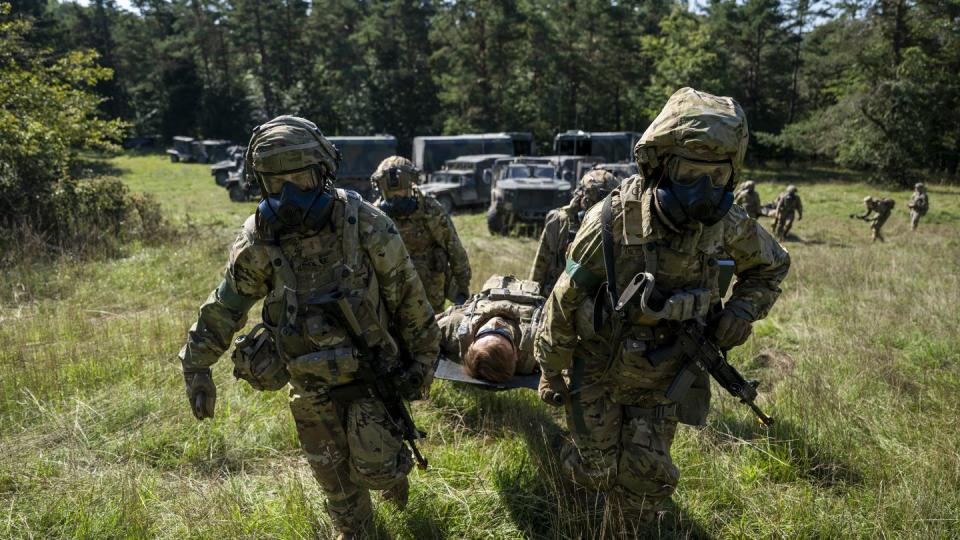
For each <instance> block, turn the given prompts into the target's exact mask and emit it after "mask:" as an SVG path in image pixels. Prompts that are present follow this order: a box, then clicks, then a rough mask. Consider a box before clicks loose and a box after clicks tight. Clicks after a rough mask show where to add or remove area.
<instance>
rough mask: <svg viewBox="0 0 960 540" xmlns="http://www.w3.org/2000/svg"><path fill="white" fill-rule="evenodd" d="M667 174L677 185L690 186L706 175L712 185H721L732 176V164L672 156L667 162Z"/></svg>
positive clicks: (725, 183)
mask: <svg viewBox="0 0 960 540" xmlns="http://www.w3.org/2000/svg"><path fill="white" fill-rule="evenodd" d="M667 176H668V177H669V178H670V181H671V182H673V183H674V184H677V185H679V186H690V185H693V184H694V183H696V182H697V181H698V180H700V179H701V178H703V177H708V178H710V183H711V184H713V186H714V187H723V186H725V185H727V182H729V181H730V178H731V176H733V165H732V164H731V163H730V162H729V161H699V160H695V159H688V158H684V157H679V156H674V157H673V158H672V159H670V161H669V162H668V163H667Z"/></svg>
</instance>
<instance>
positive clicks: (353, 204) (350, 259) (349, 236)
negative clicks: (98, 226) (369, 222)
mask: <svg viewBox="0 0 960 540" xmlns="http://www.w3.org/2000/svg"><path fill="white" fill-rule="evenodd" d="M337 198H339V199H340V200H341V201H343V225H342V227H343V232H342V236H341V237H340V242H341V246H342V248H343V260H344V262H345V263H346V265H347V266H349V267H350V269H351V270H353V271H356V270H357V264H358V261H359V260H360V232H359V231H360V224H359V219H360V218H359V215H360V205H361V204H363V202H362V201H361V200H360V196H359V195H357V194H356V192H354V191H347V190H345V189H341V188H337Z"/></svg>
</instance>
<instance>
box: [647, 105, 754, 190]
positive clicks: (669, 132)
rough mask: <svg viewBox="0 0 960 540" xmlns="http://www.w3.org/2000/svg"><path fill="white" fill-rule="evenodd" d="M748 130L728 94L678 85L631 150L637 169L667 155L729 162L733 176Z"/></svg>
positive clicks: (651, 165)
mask: <svg viewBox="0 0 960 540" xmlns="http://www.w3.org/2000/svg"><path fill="white" fill-rule="evenodd" d="M748 140H749V130H748V128H747V115H746V114H745V113H744V112H743V109H742V108H741V107H740V104H738V103H737V102H736V100H734V99H733V98H730V97H720V96H714V95H712V94H708V93H706V92H699V91H697V90H694V89H693V88H681V89H680V90H677V91H676V92H674V94H673V95H672V96H670V99H668V100H667V104H666V105H664V107H663V110H661V111H660V114H658V115H657V117H656V118H655V119H654V120H653V123H651V124H650V126H649V127H648V128H647V130H646V131H644V132H643V135H642V136H641V137H640V140H639V141H638V142H637V145H636V146H635V147H634V150H633V153H634V157H635V158H636V160H637V166H638V167H639V168H640V170H641V171H644V170H645V169H646V170H649V169H651V168H655V167H657V166H659V165H661V164H662V160H663V159H664V157H665V156H667V155H678V156H682V157H686V158H690V159H697V160H704V161H719V160H724V159H729V160H730V161H731V162H732V164H733V179H735V178H736V177H737V176H738V175H739V173H740V170H741V168H742V167H743V158H744V155H745V154H746V152H747V142H748Z"/></svg>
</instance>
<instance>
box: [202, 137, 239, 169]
mask: <svg viewBox="0 0 960 540" xmlns="http://www.w3.org/2000/svg"><path fill="white" fill-rule="evenodd" d="M231 146H233V142H231V141H226V140H223V139H204V140H203V141H200V144H196V142H195V143H194V145H193V149H194V154H193V160H194V161H196V162H197V163H216V162H218V161H223V160H225V159H227V158H228V157H229V152H230V150H229V149H230V147H231Z"/></svg>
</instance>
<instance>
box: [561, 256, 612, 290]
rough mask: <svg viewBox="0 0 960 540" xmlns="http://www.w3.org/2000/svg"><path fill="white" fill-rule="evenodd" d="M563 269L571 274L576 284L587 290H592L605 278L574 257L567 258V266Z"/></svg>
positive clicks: (571, 278) (571, 279)
mask: <svg viewBox="0 0 960 540" xmlns="http://www.w3.org/2000/svg"><path fill="white" fill-rule="evenodd" d="M563 271H564V272H566V274H567V275H568V276H570V281H572V282H573V284H574V285H576V286H577V287H578V288H581V289H583V290H586V291H592V290H594V289H595V288H597V287H599V286H600V284H601V283H603V278H601V277H600V276H598V275H596V274H594V273H593V272H591V271H590V270H588V269H587V268H586V267H585V266H582V265H581V264H580V263H578V262H577V261H575V260H573V259H567V266H566V268H564V269H563Z"/></svg>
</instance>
